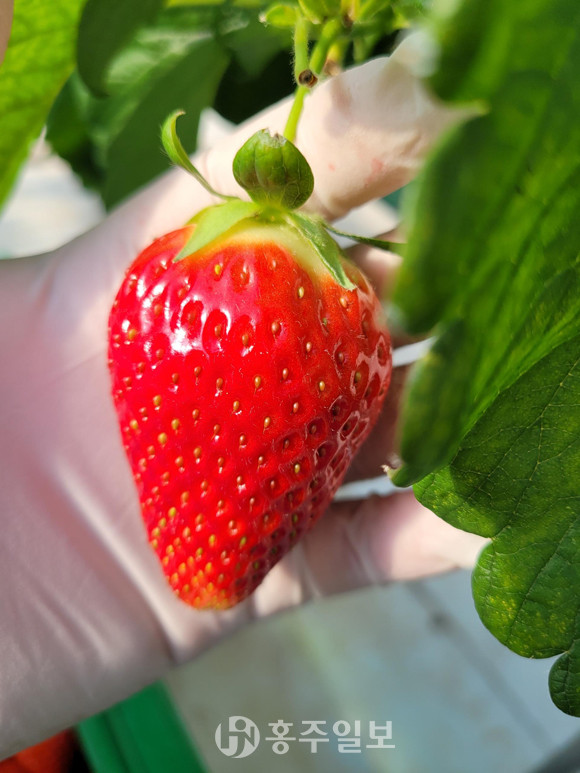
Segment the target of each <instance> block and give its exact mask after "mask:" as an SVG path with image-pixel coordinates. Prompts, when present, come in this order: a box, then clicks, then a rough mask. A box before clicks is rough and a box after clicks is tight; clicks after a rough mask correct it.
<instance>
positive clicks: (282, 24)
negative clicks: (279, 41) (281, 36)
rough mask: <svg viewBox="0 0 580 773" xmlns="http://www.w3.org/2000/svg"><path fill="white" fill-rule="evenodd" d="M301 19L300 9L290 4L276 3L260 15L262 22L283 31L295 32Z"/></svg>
mask: <svg viewBox="0 0 580 773" xmlns="http://www.w3.org/2000/svg"><path fill="white" fill-rule="evenodd" d="M299 18H300V11H299V10H298V7H297V6H296V5H291V4H290V3H275V4H274V5H271V6H270V7H269V8H266V10H265V11H264V12H263V13H262V14H260V21H261V22H263V23H264V24H269V25H270V26H271V27H276V28H277V29H281V30H289V29H290V30H293V29H294V27H295V26H296V24H297V23H298V19H299Z"/></svg>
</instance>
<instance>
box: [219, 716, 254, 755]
mask: <svg viewBox="0 0 580 773" xmlns="http://www.w3.org/2000/svg"><path fill="white" fill-rule="evenodd" d="M225 724H226V723H225V722H220V724H219V725H218V726H217V729H216V731H215V743H216V746H217V747H218V749H219V750H220V751H221V753H222V754H225V755H226V757H235V758H236V759H241V758H242V757H249V756H250V754H253V752H255V751H256V749H257V748H258V744H259V743H260V731H259V730H258V726H257V725H256V723H255V722H252V720H251V719H248V718H247V717H229V718H228V722H227V727H223V725H225Z"/></svg>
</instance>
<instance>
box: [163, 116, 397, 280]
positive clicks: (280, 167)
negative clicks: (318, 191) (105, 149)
mask: <svg viewBox="0 0 580 773" xmlns="http://www.w3.org/2000/svg"><path fill="white" fill-rule="evenodd" d="M180 115H182V113H181V112H179V111H178V112H175V113H173V114H172V115H170V116H169V117H168V118H167V119H166V121H165V123H164V125H163V128H162V131H161V140H162V143H163V147H164V148H165V151H166V153H167V155H168V156H169V158H170V159H171V160H172V161H173V163H174V164H176V165H178V166H180V167H181V168H182V169H184V170H185V171H186V172H188V173H189V174H191V175H192V176H193V177H195V179H196V180H197V181H198V182H199V183H200V184H201V185H202V186H203V187H204V188H205V189H206V190H207V191H208V192H209V193H211V195H212V196H217V197H219V198H221V199H222V202H221V203H219V204H215V205H213V206H210V207H207V208H206V209H203V210H202V211H201V212H198V213H197V215H195V217H193V218H192V219H191V220H190V221H189V222H190V224H192V225H195V228H194V229H193V230H192V233H191V236H190V237H189V239H188V240H187V243H186V244H185V245H184V247H183V248H182V250H181V251H180V252H179V254H178V255H176V257H175V258H174V260H176V261H179V260H183V259H184V258H187V257H189V256H190V255H193V254H194V253H195V252H198V251H199V250H201V249H203V248H204V247H206V246H207V245H209V244H211V243H212V242H214V241H215V240H216V239H219V238H220V237H222V236H224V235H225V234H227V233H228V232H230V231H232V229H234V228H235V227H237V226H240V225H244V224H245V225H246V226H248V227H249V226H259V225H269V226H279V227H282V228H283V229H285V230H286V231H288V230H289V232H291V233H294V234H296V235H298V236H299V237H300V239H301V240H302V241H303V242H304V241H305V242H307V243H308V244H309V245H310V247H311V248H312V250H313V252H314V254H315V255H316V258H317V259H318V260H320V261H321V263H322V264H323V266H324V268H325V269H326V270H327V271H329V272H330V274H331V275H332V276H333V278H334V280H335V281H336V282H337V283H338V284H339V285H341V286H342V287H344V288H345V289H346V290H352V289H354V285H353V283H352V282H351V281H350V279H349V278H348V276H347V275H346V273H345V270H344V265H343V261H344V253H343V252H342V250H341V248H340V247H339V246H338V244H337V243H336V241H335V240H334V239H333V237H332V236H331V235H330V233H329V230H333V229H332V227H331V226H329V225H328V224H327V223H326V222H325V221H324V220H323V219H322V218H321V217H318V216H316V215H307V214H304V213H302V212H296V211H294V210H295V209H297V208H298V207H300V206H302V204H304V203H305V202H306V201H307V200H308V199H309V198H310V195H311V193H312V190H313V188H314V177H313V175H312V170H311V169H310V166H309V164H308V162H307V161H306V159H305V158H304V156H303V155H302V153H301V152H300V151H299V150H298V148H297V147H296V146H295V145H293V143H292V142H290V141H289V140H287V139H285V138H284V137H280V136H279V135H274V136H271V135H270V133H269V132H268V131H266V130H261V131H258V132H256V133H255V134H254V135H252V136H251V137H250V139H249V140H247V142H245V143H244V145H242V147H241V148H240V150H239V151H238V152H237V153H236V156H235V158H234V163H233V171H234V177H235V178H236V180H237V182H238V183H239V185H241V186H242V188H244V189H245V190H246V191H247V193H248V194H249V196H250V197H251V199H252V201H243V200H242V199H239V198H237V197H235V196H224V195H222V194H220V193H218V192H217V191H216V190H214V189H213V188H212V187H211V185H210V184H209V183H208V182H207V180H206V179H205V178H204V177H203V175H202V174H201V173H200V172H199V170H198V169H197V168H196V167H195V166H194V165H193V164H192V162H191V161H190V159H189V156H188V155H187V153H186V151H185V149H184V148H183V145H182V144H181V141H180V139H179V137H178V135H177V131H176V122H177V119H178V118H179V116H180ZM348 236H350V237H351V238H353V239H357V240H359V241H363V242H369V241H371V242H372V244H374V245H375V246H382V247H383V248H384V249H389V247H390V246H391V245H390V244H389V243H387V242H384V243H382V242H380V241H379V240H376V239H373V240H368V239H366V238H365V237H357V236H354V235H352V234H348Z"/></svg>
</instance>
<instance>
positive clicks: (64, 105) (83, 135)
mask: <svg viewBox="0 0 580 773" xmlns="http://www.w3.org/2000/svg"><path fill="white" fill-rule="evenodd" d="M90 98H91V97H90V96H89V93H88V91H87V89H86V86H85V85H84V84H83V83H82V82H81V80H80V77H79V75H78V72H76V71H75V72H74V73H73V74H72V75H71V77H70V78H69V79H68V81H67V82H66V83H65V85H64V87H63V89H62V90H61V92H60V94H59V95H58V97H57V98H56V100H55V102H54V104H53V106H52V108H51V110H50V113H49V114H48V117H47V119H46V140H47V142H48V143H49V144H50V146H51V148H52V150H53V151H54V152H55V153H58V155H59V156H60V157H61V158H63V159H64V160H65V161H67V162H68V163H69V164H70V165H71V167H72V168H73V169H74V171H75V172H76V174H77V175H78V176H79V177H80V179H81V181H82V182H83V184H84V185H85V186H87V187H88V188H98V186H99V185H100V183H101V182H102V178H103V173H102V170H101V169H100V167H99V166H98V164H97V163H96V162H95V159H94V157H93V146H92V143H91V139H90V136H89V129H88V126H87V122H86V110H87V100H90Z"/></svg>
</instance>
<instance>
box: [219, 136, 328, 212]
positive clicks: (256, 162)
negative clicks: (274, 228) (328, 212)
mask: <svg viewBox="0 0 580 773" xmlns="http://www.w3.org/2000/svg"><path fill="white" fill-rule="evenodd" d="M233 170H234V177H235V178H236V182H237V183H238V184H239V185H241V187H242V188H243V189H244V190H245V191H247V192H248V193H249V195H250V197H251V198H252V199H253V200H254V201H256V202H258V203H260V204H267V205H270V206H274V207H281V208H282V209H297V208H298V207H301V206H302V205H303V204H304V203H305V202H306V201H307V200H308V199H309V198H310V195H311V193H312V191H313V190H314V177H313V176H312V170H311V169H310V165H309V163H308V161H307V160H306V159H305V158H304V156H303V155H302V153H301V152H300V151H299V150H298V148H297V147H296V145H294V144H293V143H292V142H290V141H289V140H287V139H286V138H285V137H282V136H281V135H279V134H275V135H274V136H272V135H271V134H270V132H269V131H268V130H267V129H262V130H260V131H257V132H256V133H255V134H253V135H252V136H251V137H250V139H249V140H247V141H246V142H245V143H244V144H243V145H242V147H241V148H240V149H239V150H238V152H237V153H236V155H235V158H234V164H233Z"/></svg>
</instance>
